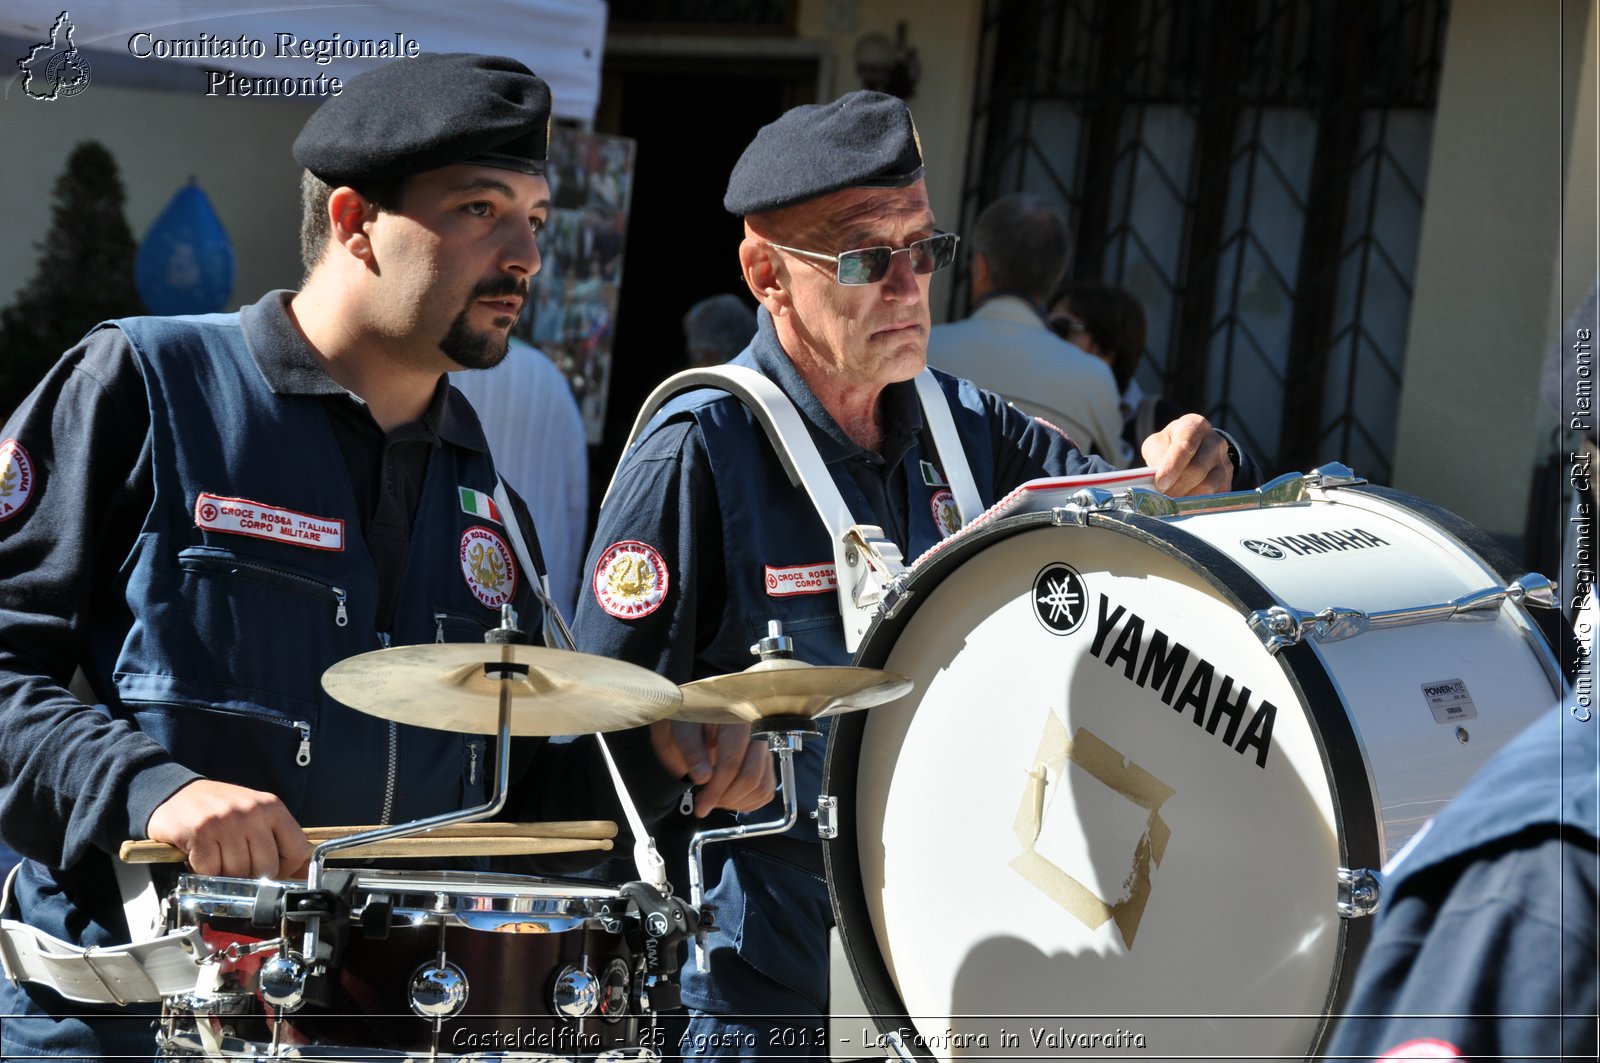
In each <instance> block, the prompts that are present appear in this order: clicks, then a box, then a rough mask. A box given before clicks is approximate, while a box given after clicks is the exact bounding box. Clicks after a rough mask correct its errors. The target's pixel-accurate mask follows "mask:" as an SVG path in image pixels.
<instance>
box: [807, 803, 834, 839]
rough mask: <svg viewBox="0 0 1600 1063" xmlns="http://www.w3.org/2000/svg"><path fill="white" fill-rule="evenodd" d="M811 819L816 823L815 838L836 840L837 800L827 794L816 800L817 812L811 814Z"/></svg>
mask: <svg viewBox="0 0 1600 1063" xmlns="http://www.w3.org/2000/svg"><path fill="white" fill-rule="evenodd" d="M811 818H812V819H814V820H816V821H817V837H819V838H823V839H827V838H837V837H838V836H839V799H838V798H837V797H833V796H831V795H829V794H823V795H821V796H820V797H818V798H817V810H816V811H815V812H813V813H811Z"/></svg>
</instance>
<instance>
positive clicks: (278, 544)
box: [90, 314, 538, 826]
mask: <svg viewBox="0 0 1600 1063" xmlns="http://www.w3.org/2000/svg"><path fill="white" fill-rule="evenodd" d="M117 324H118V327H120V328H121V329H122V331H123V332H124V333H125V334H126V335H127V337H128V339H129V341H130V342H131V343H132V345H133V347H134V349H135V351H136V352H137V353H138V355H139V357H140V360H141V362H142V364H143V368H144V374H145V381H146V386H147V389H148V392H149V397H150V415H151V439H152V444H153V447H154V455H153V459H154V460H153V466H154V470H155V502H154V504H153V505H152V507H151V510H150V514H149V516H148V518H147V520H146V522H145V526H144V528H143V530H142V532H141V534H140V536H139V540H138V544H137V546H136V547H135V549H134V552H133V553H132V555H130V557H129V558H128V560H127V564H126V571H127V572H128V589H127V596H128V604H129V607H130V609H131V611H132V619H133V622H132V625H131V627H130V628H129V630H128V634H127V638H126V640H125V641H124V643H123V645H122V646H121V647H120V648H118V649H117V652H116V654H115V660H114V662H113V661H111V660H109V659H97V660H96V661H95V666H96V668H97V669H103V672H102V674H99V675H94V676H91V677H90V679H91V682H92V683H93V684H94V686H95V689H96V690H98V691H101V692H102V693H103V694H104V695H105V696H108V697H109V696H110V692H111V691H113V690H114V691H115V697H116V703H114V704H112V705H111V706H110V707H111V711H112V713H113V714H114V715H119V716H122V715H126V716H127V717H129V718H131V719H132V720H133V721H134V723H135V725H136V726H137V727H138V728H139V729H140V730H141V731H143V732H145V733H146V734H149V735H151V736H152V737H154V738H155V739H156V740H157V741H158V742H160V743H161V744H162V746H164V747H165V748H166V749H167V750H168V751H169V752H171V753H172V755H173V757H174V759H176V760H177V761H179V762H180V763H182V764H184V765H186V766H188V767H190V768H193V769H194V770H196V771H199V772H201V773H203V774H205V775H206V776H208V777H210V778H213V779H218V780H221V781H224V782H231V783H237V784H239V785H242V786H250V787H254V788H256V789H261V790H267V791H270V792H272V793H275V794H277V795H279V796H280V797H281V798H282V799H283V800H284V802H285V804H287V806H288V808H289V811H290V812H291V813H292V814H293V815H294V816H295V818H296V819H297V820H299V821H300V823H301V824H303V825H307V826H311V825H324V824H339V823H379V822H400V821H405V820H411V819H417V818H421V817H423V816H428V815H432V814H434V813H437V812H442V811H445V810H448V809H454V808H460V807H463V806H464V805H468V804H471V803H475V802H478V801H481V800H482V799H483V793H484V790H485V786H484V774H485V773H484V771H483V755H482V754H483V747H484V740H483V738H481V737H475V736H466V735H460V734H455V733H451V732H447V731H436V730H432V729H428V728H421V727H409V726H391V725H390V724H389V723H388V722H386V721H383V720H380V719H378V718H376V717H373V716H368V715H366V714H364V713H360V712H356V711H354V710H352V709H349V708H346V707H345V706H343V705H340V704H339V703H337V702H335V701H334V700H333V699H331V698H330V697H328V696H327V695H326V694H325V693H323V691H322V687H321V676H322V673H323V671H324V670H325V669H326V668H327V667H328V666H329V665H331V664H333V663H334V662H336V661H340V660H343V659H344V658H346V657H350V656H353V655H355V654H359V653H365V652H367V651H369V650H375V649H378V648H380V647H381V646H382V645H383V644H384V638H383V635H384V634H386V635H387V636H388V637H389V641H390V642H391V643H392V644H393V645H410V644H414V643H423V642H434V641H448V642H462V641H479V640H481V639H482V638H483V634H484V632H485V631H486V630H488V629H489V628H491V627H494V626H495V625H496V624H497V623H498V622H499V605H498V604H489V603H493V602H496V600H497V598H498V597H500V596H503V595H504V594H505V593H506V591H507V590H508V589H510V588H512V587H513V585H514V590H513V591H512V593H511V599H510V600H511V602H512V604H513V606H514V607H515V608H516V609H517V612H518V615H519V616H520V617H522V618H523V623H524V625H526V624H529V623H534V624H536V623H537V617H538V612H537V609H536V607H535V606H534V604H533V597H532V594H531V592H530V590H529V587H528V582H527V580H528V576H527V574H526V573H523V572H522V571H520V570H521V567H522V566H521V565H520V563H518V562H516V561H515V560H514V559H510V554H511V552H510V548H509V544H508V540H507V538H506V535H505V529H504V528H503V527H502V526H500V525H499V524H498V523H497V522H495V521H493V520H490V519H487V518H484V517H480V516H474V515H472V514H469V513H467V512H465V510H464V509H463V506H462V503H461V495H460V488H462V487H466V488H471V489H473V490H475V491H479V492H482V493H483V494H485V495H487V494H489V493H491V492H492V491H493V490H494V486H495V475H494V469H493V466H492V465H491V463H490V461H489V458H488V455H487V454H486V453H477V452H474V451H471V450H467V449H464V448H459V447H454V446H450V445H448V444H446V445H444V446H442V447H439V448H437V449H436V450H435V451H434V453H433V456H432V458H431V460H430V461H429V464H428V471H427V475H426V478H425V480H424V483H423V488H422V497H421V500H420V501H419V503H418V506H417V515H416V520H415V522H414V524H413V527H412V533H411V562H410V563H409V564H408V566H407V568H406V572H405V575H404V577H403V582H402V585H401V587H400V589H399V593H398V595H397V597H396V600H397V602H398V606H397V608H396V612H395V617H394V625H393V626H394V630H393V631H391V632H387V633H383V634H380V632H378V631H377V630H376V624H375V619H374V617H375V610H376V607H377V585H376V576H375V572H374V568H373V562H372V559H371V556H370V555H369V554H368V552H367V547H366V544H365V542H364V541H363V538H362V534H361V516H360V514H358V513H357V512H356V511H355V506H354V498H353V492H352V490H351V486H350V482H349V477H348V475H347V473H346V471H345V463H344V461H343V459H342V457H341V454H340V450H339V446H338V443H337V441H336V440H335V438H334V435H333V430H332V427H331V426H330V425H329V423H328V415H327V412H326V410H325V403H326V399H324V398H321V397H316V396H294V395H290V396H279V395H274V394H273V393H272V392H271V391H270V389H269V388H268V386H267V383H266V381H265V380H264V379H263V377H262V375H261V372H260V370H259V369H258V368H257V366H256V363H255V360H254V359H253V358H252V357H251V355H250V352H249V349H248V347H247V345H246V341H245V338H244V334H243V331H242V329H241V328H240V324H239V318H238V315H235V314H229V315H210V316H206V317H196V318H180V319H173V318H136V319H131V320H127V321H122V322H118V323H117ZM207 409H209V410H210V411H211V412H210V415H209V416H207V415H205V414H204V413H202V412H201V411H204V410H207ZM202 495H204V496H205V498H204V499H202V497H201V496H202ZM228 500H233V501H228ZM244 514H247V516H244ZM301 518H304V519H305V520H306V524H305V525H304V527H306V528H309V529H310V532H309V534H310V535H314V536H315V539H311V538H294V537H292V536H291V535H288V534H285V532H284V530H283V529H282V528H280V527H273V525H274V524H277V525H282V524H283V522H284V521H286V520H287V521H291V522H293V523H291V524H290V525H289V526H290V527H291V528H294V527H296V526H297V525H299V521H300V519H301ZM223 526H233V527H242V528H243V529H244V533H239V532H235V531H224V530H219V529H220V528H221V527H223ZM330 528H339V529H340V531H339V532H338V533H337V535H332V534H328V529H330ZM474 528H479V529H483V531H481V532H471V531H470V530H471V529H474ZM299 534H308V533H306V532H300V533H299ZM330 545H336V546H337V547H338V548H337V549H330V548H328V547H329V546H330ZM469 555H470V556H469ZM508 559H510V560H509V561H508ZM474 566H476V567H474ZM468 569H472V570H473V571H475V572H477V573H479V575H480V578H479V581H478V592H477V593H475V592H474V588H473V586H472V585H471V584H469V576H468ZM485 574H487V577H486V578H487V580H488V581H492V580H493V579H494V578H495V577H496V576H501V575H503V578H502V580H501V582H500V583H499V584H498V593H496V591H495V590H494V589H493V588H494V584H493V583H486V579H485V578H483V577H484V575H485ZM480 595H482V598H480ZM485 599H486V600H485ZM108 656H109V655H108ZM107 680H109V682H107Z"/></svg>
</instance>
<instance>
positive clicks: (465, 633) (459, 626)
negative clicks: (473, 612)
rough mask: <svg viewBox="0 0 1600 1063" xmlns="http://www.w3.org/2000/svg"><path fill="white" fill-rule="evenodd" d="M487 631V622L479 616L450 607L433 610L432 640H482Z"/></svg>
mask: <svg viewBox="0 0 1600 1063" xmlns="http://www.w3.org/2000/svg"><path fill="white" fill-rule="evenodd" d="M519 626H520V625H519ZM488 631H489V624H488V623H487V622H486V621H485V620H483V619H482V618H481V617H476V616H468V615H467V614H466V613H460V612H455V611H453V610H450V609H435V610H433V641H434V642H482V641H483V636H484V635H486V634H487V633H488Z"/></svg>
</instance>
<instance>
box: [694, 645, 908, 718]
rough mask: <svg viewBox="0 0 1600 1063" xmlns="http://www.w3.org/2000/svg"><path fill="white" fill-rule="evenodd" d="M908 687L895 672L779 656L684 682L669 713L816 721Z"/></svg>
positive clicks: (891, 697)
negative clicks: (679, 699)
mask: <svg viewBox="0 0 1600 1063" xmlns="http://www.w3.org/2000/svg"><path fill="white" fill-rule="evenodd" d="M911 686H912V684H911V680H909V679H907V678H906V677H905V676H903V675H900V674H898V673H896V672H884V671H879V670H877V669H875V668H853V667H848V666H837V665H812V664H806V663H804V662H803V661H796V660H792V659H786V658H777V659H772V660H765V661H761V662H760V663H758V664H754V665H751V666H750V667H749V668H746V669H745V670H744V671H742V672H733V673H730V674H728V675H715V676H709V677H707V678H705V679H696V680H695V681H694V682H692V683H685V684H684V686H683V704H682V705H681V706H680V707H679V708H677V709H675V710H673V711H671V712H669V713H668V715H669V716H670V717H671V718H672V719H675V720H685V721H689V722H692V723H756V722H759V721H761V720H766V719H771V718H773V717H780V716H792V717H800V718H804V719H808V720H814V719H817V718H820V717H824V716H834V715H837V714H839V713H841V712H850V711H852V710H855V709H866V708H871V707H872V706H874V705H882V704H884V703H886V702H890V701H893V700H894V699H896V698H898V697H900V696H901V695H903V694H905V693H906V692H908V691H909V690H910V689H911Z"/></svg>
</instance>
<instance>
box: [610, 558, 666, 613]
mask: <svg viewBox="0 0 1600 1063" xmlns="http://www.w3.org/2000/svg"><path fill="white" fill-rule="evenodd" d="M667 584H668V575H667V563H666V561H664V560H662V558H661V555H660V554H659V553H657V552H656V550H655V548H654V547H651V546H647V545H645V544H644V543H641V542H638V541H636V540H633V539H624V540H623V541H622V542H620V543H612V544H611V545H610V546H608V547H606V551H605V553H603V554H601V555H600V562H599V564H597V565H595V567H594V598H595V601H597V602H599V603H600V608H602V609H604V610H605V611H606V612H608V613H610V614H611V615H612V616H614V617H616V618H617V619H619V620H637V619H639V618H640V617H641V616H649V615H650V614H651V613H653V612H655V611H656V609H657V608H659V607H660V605H661V601H662V599H664V598H665V597H666V596H667Z"/></svg>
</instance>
